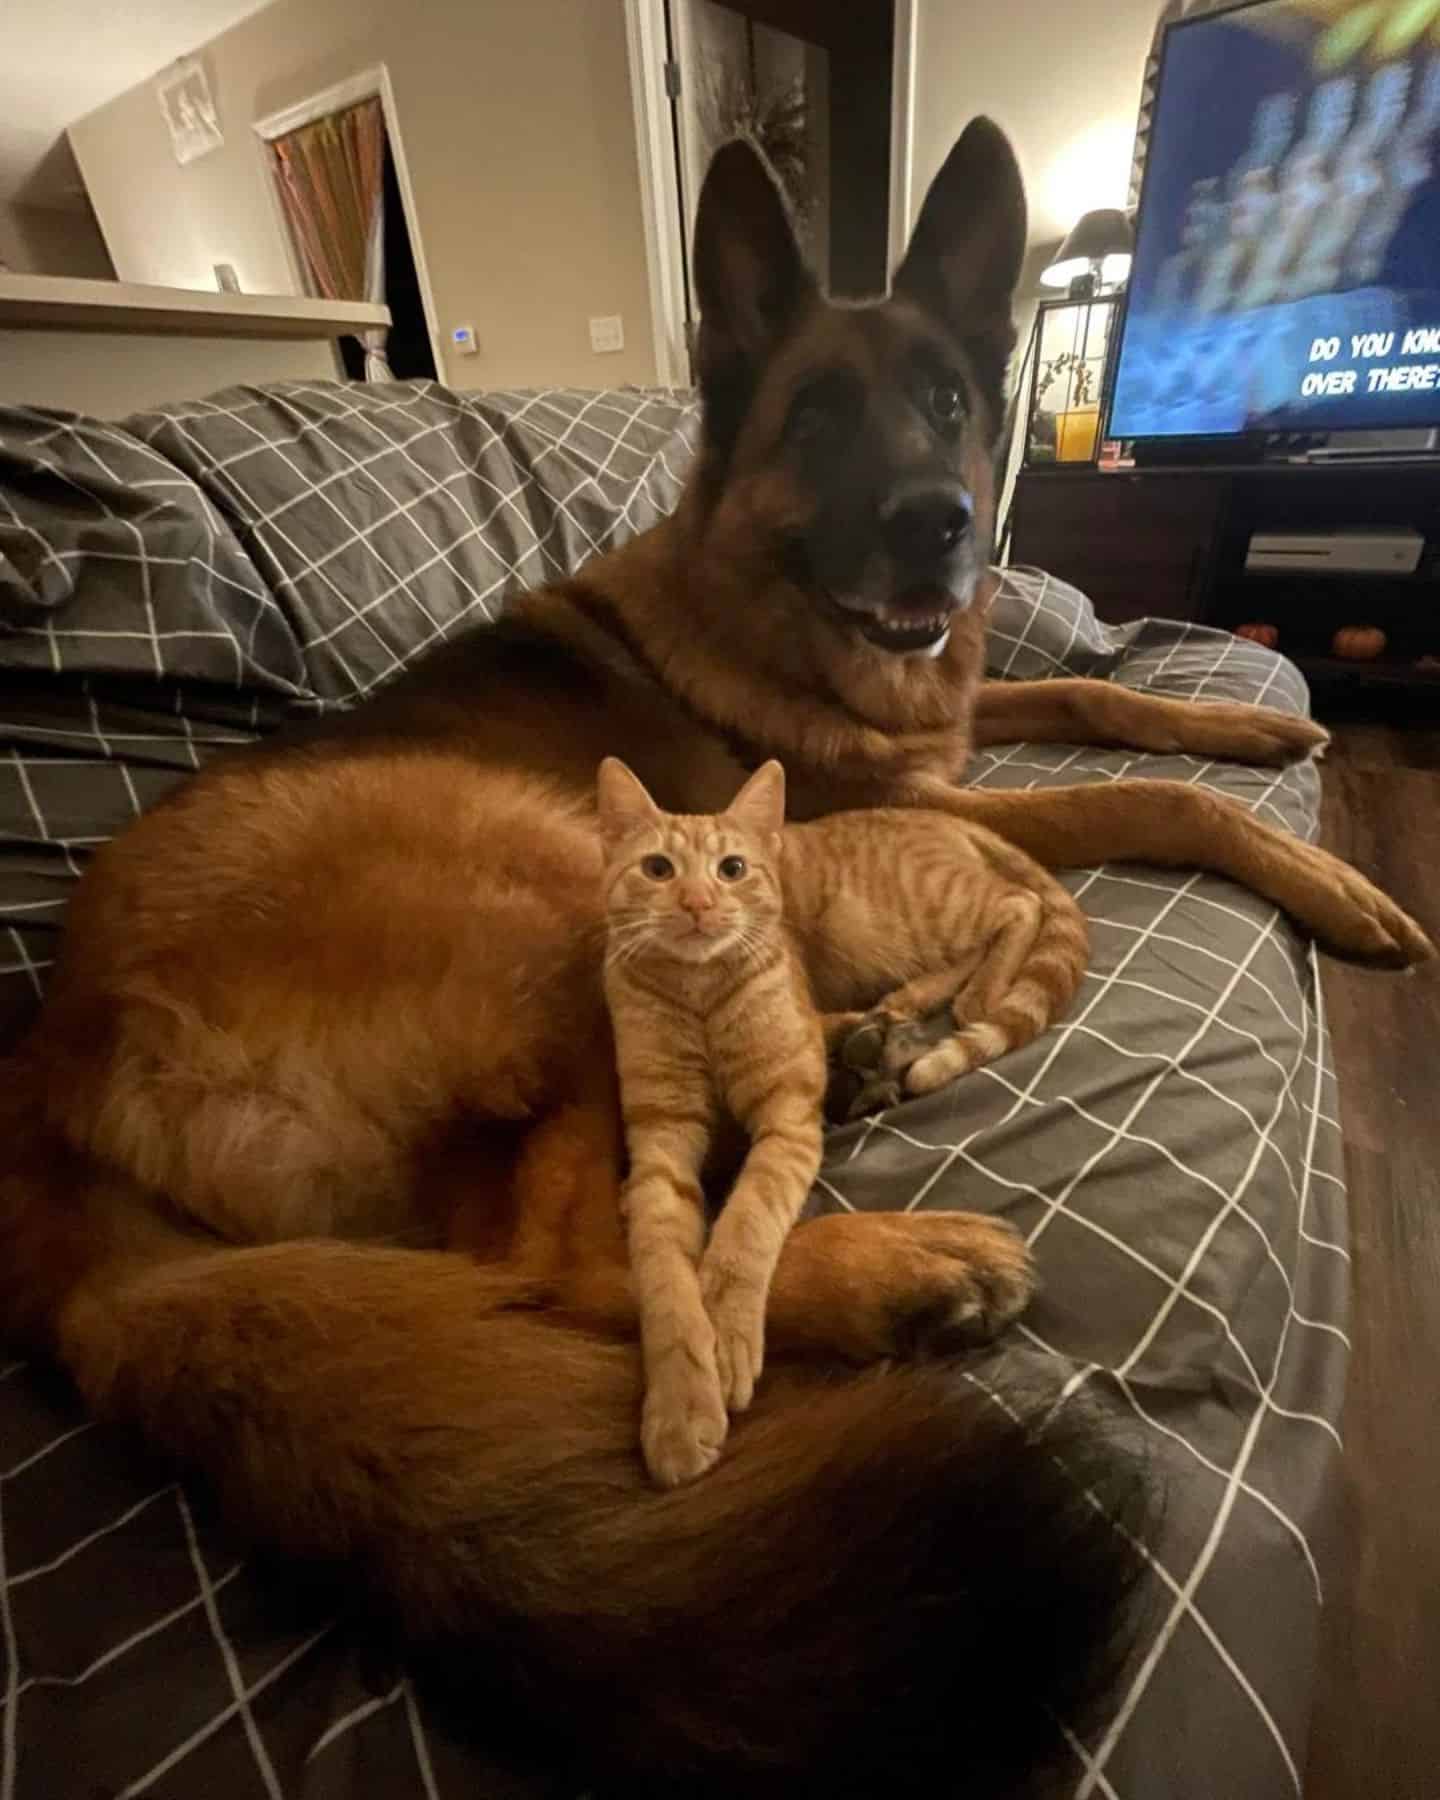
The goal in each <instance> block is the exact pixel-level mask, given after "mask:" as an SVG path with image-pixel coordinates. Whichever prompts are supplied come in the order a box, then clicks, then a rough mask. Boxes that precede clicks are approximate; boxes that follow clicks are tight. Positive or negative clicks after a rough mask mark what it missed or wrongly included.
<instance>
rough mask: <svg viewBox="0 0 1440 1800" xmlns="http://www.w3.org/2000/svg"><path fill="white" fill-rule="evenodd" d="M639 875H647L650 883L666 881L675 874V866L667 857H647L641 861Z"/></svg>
mask: <svg viewBox="0 0 1440 1800" xmlns="http://www.w3.org/2000/svg"><path fill="white" fill-rule="evenodd" d="M640 873H641V874H642V875H648V876H649V878H650V880H651V881H668V880H669V879H670V877H671V876H672V875H673V874H674V873H675V865H674V863H673V862H671V860H670V858H669V857H668V856H659V855H655V856H647V857H645V858H644V859H643V860H642V861H641V864H640Z"/></svg>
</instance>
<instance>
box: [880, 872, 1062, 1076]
mask: <svg viewBox="0 0 1440 1800" xmlns="http://www.w3.org/2000/svg"><path fill="white" fill-rule="evenodd" d="M1013 854H1015V855H1016V856H1017V857H1018V854H1019V853H1018V852H1015V853H1013ZM1024 860H1025V862H1026V864H1027V868H1026V871H1025V873H1026V878H1027V879H1026V886H1025V888H1024V889H1019V888H1017V889H1016V890H1015V891H1013V892H1012V893H1011V894H1009V895H1008V896H1007V897H1006V898H1005V899H1004V900H1002V901H1000V902H999V904H998V906H997V908H996V912H997V915H998V917H997V919H996V921H995V923H996V926H997V929H996V931H995V934H994V937H993V938H992V940H991V944H990V948H989V950H988V952H987V954H986V957H985V959H984V961H983V963H982V964H981V966H980V968H979V969H978V971H977V972H976V974H975V976H974V977H973V978H972V980H971V981H970V983H969V984H968V985H967V987H966V989H965V990H964V991H962V993H961V994H960V995H959V996H958V997H957V999H956V1001H955V1010H956V1016H957V1021H958V1024H959V1029H958V1030H957V1031H955V1032H953V1033H952V1034H951V1035H950V1036H948V1037H944V1038H942V1039H941V1040H940V1041H939V1043H937V1044H936V1045H935V1048H934V1049H933V1050H929V1051H927V1052H926V1053H925V1055H923V1056H921V1057H920V1058H919V1059H918V1060H917V1061H915V1062H914V1063H912V1064H911V1066H910V1068H909V1070H908V1071H907V1073H906V1077H905V1086H906V1088H907V1089H908V1091H909V1092H910V1093H912V1094H930V1093H934V1091H935V1090H936V1088H939V1087H943V1086H944V1085H945V1084H946V1083H947V1082H950V1081H955V1080H958V1078H959V1077H960V1076H961V1075H968V1074H969V1073H970V1072H971V1070H972V1069H979V1068H982V1067H983V1066H984V1065H985V1064H986V1063H991V1062H994V1061H995V1060H996V1059H997V1058H998V1057H1001V1056H1005V1055H1007V1054H1008V1053H1009V1052H1010V1051H1011V1050H1019V1049H1022V1048H1023V1047H1024V1046H1025V1045H1026V1044H1028V1043H1030V1042H1031V1041H1032V1040H1033V1039H1034V1038H1037V1037H1038V1036H1039V1035H1040V1033H1041V1032H1042V1031H1044V1030H1046V1029H1047V1028H1048V1027H1049V1026H1051V1025H1053V1024H1054V1023H1055V1021H1056V1020H1057V1019H1059V1018H1062V1017H1063V1016H1064V1014H1065V1013H1066V1012H1068V1011H1069V1009H1070V1006H1071V1004H1072V1002H1073V1001H1074V999H1075V995H1076V993H1077V992H1078V991H1079V988H1080V982H1081V979H1082V978H1083V976H1084V974H1085V967H1086V964H1087V963H1088V961H1089V959H1090V932H1089V928H1088V926H1087V924H1086V920H1085V915H1084V913H1083V912H1081V910H1080V908H1079V907H1078V906H1077V905H1076V903H1075V901H1074V900H1072V899H1071V897H1070V895H1069V894H1068V893H1066V891H1065V889H1064V888H1063V887H1061V885H1060V883H1059V882H1058V881H1056V880H1055V878H1054V877H1053V876H1052V875H1049V874H1047V873H1046V872H1045V871H1044V870H1043V869H1040V868H1039V867H1038V866H1036V865H1035V864H1033V863H1030V862H1029V859H1028V858H1026V859H1024Z"/></svg>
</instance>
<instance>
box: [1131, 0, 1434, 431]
mask: <svg viewBox="0 0 1440 1800" xmlns="http://www.w3.org/2000/svg"><path fill="white" fill-rule="evenodd" d="M1437 157H1440V6H1437V5H1435V4H1422V3H1421V0H1383V3H1382V0H1360V3H1356V0H1261V4H1258V5H1253V6H1246V7H1242V8H1240V9H1239V10H1237V11H1233V12H1229V13H1222V14H1219V15H1212V16H1209V17H1200V18H1197V19H1192V20H1187V21H1185V22H1183V23H1181V24H1177V25H1174V26H1172V27H1171V28H1170V30H1169V31H1168V32H1167V34H1166V38H1165V43H1164V47H1163V53H1162V60H1161V68H1160V81H1159V88H1158V92H1157V95H1156V108H1155V119H1154V129H1153V132H1152V136H1151V140H1150V147H1149V152H1148V155H1147V159H1146V167H1145V180H1144V188H1143V192H1142V196H1141V203H1140V216H1139V221H1138V225H1137V230H1136V243H1135V261H1134V265H1133V267H1132V270H1131V279H1130V293H1129V297H1128V304H1127V307H1126V316H1125V321H1124V325H1123V328H1122V334H1121V341H1120V349H1119V354H1118V359H1117V363H1116V370H1115V380H1114V387H1113V392H1112V401H1111V412H1110V426H1109V430H1110V435H1111V436H1112V437H1119V438H1161V437H1208V436H1212V435H1218V434H1228V433H1235V432H1326V431H1337V430H1356V429H1377V428H1386V427H1388V428H1395V427H1399V426H1417V425H1420V426H1425V425H1440V168H1437Z"/></svg>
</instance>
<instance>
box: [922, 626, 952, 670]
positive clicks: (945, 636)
mask: <svg viewBox="0 0 1440 1800" xmlns="http://www.w3.org/2000/svg"><path fill="white" fill-rule="evenodd" d="M949 642H950V628H949V627H948V626H947V627H946V628H945V630H944V631H942V632H941V633H940V636H939V637H938V638H936V640H935V642H934V643H933V644H927V645H926V647H925V651H924V654H925V655H926V656H928V657H929V658H930V660H931V661H932V662H933V661H934V660H935V658H936V657H937V656H939V655H940V653H941V652H942V651H943V650H944V648H945V646H946V645H947V644H948V643H949Z"/></svg>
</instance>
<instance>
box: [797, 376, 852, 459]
mask: <svg viewBox="0 0 1440 1800" xmlns="http://www.w3.org/2000/svg"><path fill="white" fill-rule="evenodd" d="M862 405H863V400H862V397H861V395H860V394H859V392H858V391H857V386H856V380H855V377H854V376H853V375H852V374H851V373H850V372H849V371H847V370H844V369H826V370H823V371H822V372H821V373H820V374H818V375H815V376H813V377H812V378H811V379H810V380H809V381H807V382H806V383H805V384H804V386H803V387H801V389H800V390H799V392H798V393H797V394H796V395H795V398H794V400H793V401H792V402H791V404H790V413H789V416H788V418H787V419H786V421H785V435H786V437H787V438H788V439H789V440H790V442H791V443H792V444H833V443H838V442H840V441H841V440H843V439H844V438H845V437H847V436H848V435H849V433H850V432H851V431H852V430H853V429H854V427H855V424H856V421H857V417H858V413H859V410H860V408H861V406H862Z"/></svg>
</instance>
